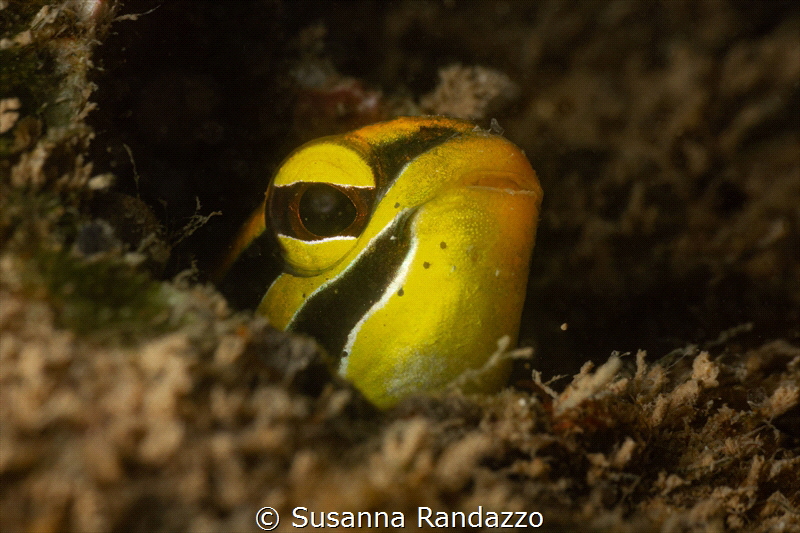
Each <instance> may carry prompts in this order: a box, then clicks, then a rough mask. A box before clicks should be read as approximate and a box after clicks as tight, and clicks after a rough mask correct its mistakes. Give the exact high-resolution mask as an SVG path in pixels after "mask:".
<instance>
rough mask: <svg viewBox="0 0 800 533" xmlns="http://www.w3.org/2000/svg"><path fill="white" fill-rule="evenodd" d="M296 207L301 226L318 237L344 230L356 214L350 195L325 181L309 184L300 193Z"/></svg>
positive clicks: (329, 235) (333, 234) (328, 235)
mask: <svg viewBox="0 0 800 533" xmlns="http://www.w3.org/2000/svg"><path fill="white" fill-rule="evenodd" d="M297 207H298V214H299V216H300V222H301V223H302V225H303V227H304V228H305V229H306V230H308V231H309V232H310V233H312V234H314V235H317V236H319V237H333V236H335V235H338V234H340V233H342V232H344V231H345V230H346V229H347V228H349V227H350V225H351V224H352V223H353V222H354V221H355V219H356V217H357V216H358V209H357V208H356V206H355V204H354V203H353V201H352V200H351V199H350V197H349V196H348V195H347V194H345V193H344V192H343V191H342V190H340V189H338V188H336V187H334V186H332V185H328V184H327V183H314V184H311V185H309V186H308V187H307V188H306V189H305V190H304V191H303V192H302V193H301V196H300V201H299V202H298V206H297Z"/></svg>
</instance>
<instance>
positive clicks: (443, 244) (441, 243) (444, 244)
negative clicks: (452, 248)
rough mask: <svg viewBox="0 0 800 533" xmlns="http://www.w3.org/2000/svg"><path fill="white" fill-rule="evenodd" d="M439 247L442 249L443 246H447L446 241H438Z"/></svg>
mask: <svg viewBox="0 0 800 533" xmlns="http://www.w3.org/2000/svg"><path fill="white" fill-rule="evenodd" d="M439 248H441V249H442V250H444V249H445V248H447V243H446V242H444V241H442V242H440V243H439Z"/></svg>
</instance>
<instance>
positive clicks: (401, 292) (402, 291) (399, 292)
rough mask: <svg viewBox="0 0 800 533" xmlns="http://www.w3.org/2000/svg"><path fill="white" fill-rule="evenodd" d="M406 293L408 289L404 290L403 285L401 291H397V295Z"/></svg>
mask: <svg viewBox="0 0 800 533" xmlns="http://www.w3.org/2000/svg"><path fill="white" fill-rule="evenodd" d="M405 293H406V291H404V290H403V289H402V287H401V288H400V290H399V291H397V295H398V296H402V295H404V294H405Z"/></svg>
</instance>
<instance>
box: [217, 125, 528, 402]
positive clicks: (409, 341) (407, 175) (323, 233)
mask: <svg viewBox="0 0 800 533" xmlns="http://www.w3.org/2000/svg"><path fill="white" fill-rule="evenodd" d="M541 200H542V190H541V187H540V185H539V181H538V179H537V178H536V174H535V172H534V171H533V169H532V168H531V166H530V164H529V163H528V160H527V159H526V158H525V155H524V154H523V153H522V151H521V150H520V149H519V148H517V147H516V146H514V145H513V144H512V143H510V142H509V141H507V140H505V139H504V138H502V137H500V136H498V135H495V134H492V133H489V132H486V131H483V130H481V129H479V128H476V127H475V126H474V125H473V124H471V123H469V122H464V121H460V120H453V119H448V118H442V117H407V118H398V119H395V120H391V121H388V122H383V123H379V124H373V125H371V126H367V127H364V128H361V129H359V130H356V131H354V132H351V133H347V134H344V135H334V136H330V137H324V138H321V139H317V140H315V141H312V142H309V143H307V144H305V145H303V146H301V147H300V148H298V149H297V150H295V151H294V152H293V153H292V154H291V155H289V157H288V158H287V159H286V160H285V161H284V162H283V164H282V165H281V167H280V168H279V169H278V171H277V173H276V174H275V176H274V178H273V180H272V182H271V184H270V185H269V189H268V190H267V195H266V199H265V202H264V204H262V206H261V208H260V209H259V210H257V211H256V213H255V214H254V215H253V216H252V217H251V219H250V220H249V222H248V223H247V224H246V225H245V227H244V229H243V230H242V233H241V234H240V236H239V238H238V239H237V241H236V242H235V243H234V246H233V251H232V256H231V257H234V258H235V256H236V255H238V254H239V253H240V252H241V251H242V250H243V249H244V248H245V247H246V246H247V245H248V244H249V243H250V242H251V241H252V240H253V239H254V238H255V237H257V236H258V235H259V234H261V233H263V232H264V231H265V230H266V228H267V227H270V228H271V229H272V231H274V232H275V234H276V236H277V239H278V241H279V243H280V245H281V247H282V251H283V256H284V259H285V268H284V272H283V274H281V275H280V276H279V277H278V278H277V279H276V280H275V282H274V283H273V284H272V285H271V286H270V288H269V290H268V291H267V293H266V295H265V296H264V298H263V300H262V301H261V304H260V305H259V307H258V312H259V313H261V314H263V315H266V316H267V317H268V318H269V320H270V323H271V324H272V325H273V326H274V327H276V328H278V329H281V330H287V331H294V332H301V333H305V334H308V335H311V336H312V337H314V338H316V339H317V340H318V341H319V342H320V344H321V345H322V346H323V347H324V348H325V349H326V350H327V352H328V353H329V354H330V355H331V356H333V358H334V359H335V361H336V364H337V365H338V372H339V374H341V375H342V376H344V377H345V378H347V379H348V380H350V381H351V382H352V383H353V384H354V385H355V386H356V387H357V388H358V389H359V390H361V392H362V393H363V394H364V395H365V396H366V397H367V398H368V399H369V400H371V401H372V402H373V403H374V404H375V405H377V406H379V407H390V406H392V405H394V404H395V403H397V402H398V401H399V400H401V399H402V398H404V397H406V396H408V395H410V394H414V393H419V392H425V391H435V390H439V389H442V388H443V387H445V386H446V385H447V384H448V383H450V382H452V381H453V380H454V379H456V378H457V377H458V376H459V375H461V374H462V373H463V372H464V371H465V370H467V369H475V368H480V367H482V366H483V365H484V364H485V363H486V361H487V359H488V358H489V356H490V355H491V354H492V353H493V352H494V351H495V350H496V348H497V341H498V339H499V338H501V337H503V336H506V335H508V336H510V337H511V339H512V342H515V341H516V336H517V333H518V330H519V322H520V314H521V312H522V305H523V302H524V299H525V287H526V284H527V278H528V264H529V260H530V255H531V250H532V248H533V243H534V238H535V234H536V225H537V219H538V216H539V206H540V204H541ZM507 376H508V365H505V366H503V365H500V366H499V367H498V368H496V369H494V370H493V371H492V372H490V376H489V379H486V380H484V382H483V383H482V385H481V386H480V387H479V388H481V389H484V390H490V389H496V388H498V387H500V386H502V385H503V383H504V382H505V380H506V379H507Z"/></svg>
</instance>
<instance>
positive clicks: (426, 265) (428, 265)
mask: <svg viewBox="0 0 800 533" xmlns="http://www.w3.org/2000/svg"><path fill="white" fill-rule="evenodd" d="M430 267H431V264H430V263H428V262H427V261H425V262H424V263H422V268H430Z"/></svg>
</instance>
